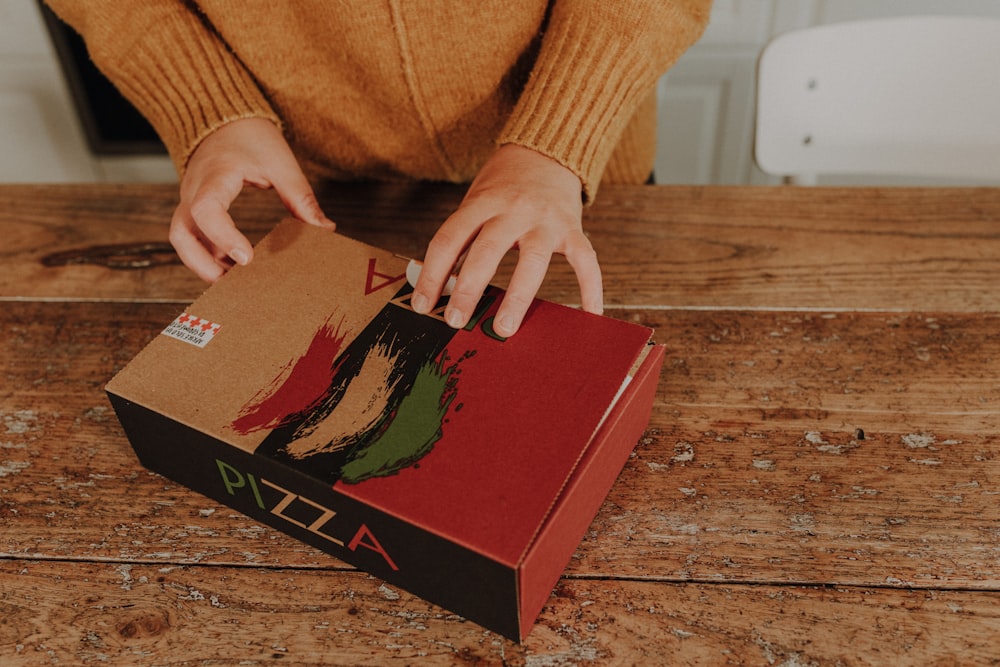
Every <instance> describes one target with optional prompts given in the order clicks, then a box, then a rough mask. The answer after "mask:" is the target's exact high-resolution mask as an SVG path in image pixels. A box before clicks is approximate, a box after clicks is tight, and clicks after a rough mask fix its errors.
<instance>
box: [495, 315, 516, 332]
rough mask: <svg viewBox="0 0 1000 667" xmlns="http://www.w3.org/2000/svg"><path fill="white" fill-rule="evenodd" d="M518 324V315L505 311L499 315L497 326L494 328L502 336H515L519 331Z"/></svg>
mask: <svg viewBox="0 0 1000 667" xmlns="http://www.w3.org/2000/svg"><path fill="white" fill-rule="evenodd" d="M518 324H519V322H518V320H517V318H516V317H514V316H513V315H508V314H506V313H504V314H501V315H498V316H497V319H496V326H494V327H493V330H494V331H496V332H497V333H498V334H500V335H501V336H513V335H514V334H515V333H516V332H517V327H518Z"/></svg>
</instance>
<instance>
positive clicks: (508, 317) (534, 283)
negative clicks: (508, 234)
mask: <svg viewBox="0 0 1000 667" xmlns="http://www.w3.org/2000/svg"><path fill="white" fill-rule="evenodd" d="M551 259H552V253H551V252H549V251H548V250H546V249H545V246H543V245H541V244H539V243H537V242H534V243H533V242H531V240H530V239H525V240H524V241H523V242H522V243H521V244H520V249H519V251H518V258H517V266H516V267H515V268H514V275H513V276H511V279H510V283H509V284H508V286H507V294H506V295H504V298H503V301H502V302H501V303H500V309H499V310H498V311H497V316H496V320H494V323H493V329H494V331H496V332H497V334H499V335H500V336H503V337H505V338H506V337H509V336H513V335H514V334H515V333H517V330H518V329H519V328H520V327H521V323H522V322H523V321H524V316H525V315H526V314H527V312H528V308H529V307H531V302H532V301H534V299H535V295H536V294H538V290H539V288H541V286H542V281H543V280H545V274H546V272H547V271H548V269H549V262H550V261H551Z"/></svg>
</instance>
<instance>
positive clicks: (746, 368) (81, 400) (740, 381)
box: [0, 303, 1000, 589]
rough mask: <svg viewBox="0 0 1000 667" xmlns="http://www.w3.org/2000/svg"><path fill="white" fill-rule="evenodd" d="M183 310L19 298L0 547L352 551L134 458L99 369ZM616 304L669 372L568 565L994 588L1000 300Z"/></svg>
mask: <svg viewBox="0 0 1000 667" xmlns="http://www.w3.org/2000/svg"><path fill="white" fill-rule="evenodd" d="M175 310H176V306H174V305H172V304H147V305H141V304H106V303H98V304H89V303H42V304H37V303H10V304H7V307H6V308H5V309H4V314H3V320H2V321H3V331H2V334H3V335H2V336H0V341H2V342H0V346H2V348H0V349H3V358H4V359H7V360H9V361H8V362H7V364H6V365H5V368H4V373H5V375H6V377H7V378H8V381H9V383H8V384H9V386H11V387H19V388H20V389H19V391H18V392H17V393H16V394H13V395H7V396H5V397H4V398H3V399H2V401H0V413H2V415H3V419H4V420H5V423H6V424H7V425H8V426H7V429H8V431H10V433H9V434H8V435H7V436H6V437H7V438H9V440H7V442H6V444H5V452H4V457H3V458H4V460H5V461H6V463H5V468H4V469H5V470H7V474H6V479H5V493H4V494H3V496H2V497H3V500H4V506H5V507H12V508H16V509H17V521H18V530H17V531H16V532H15V533H13V534H10V535H8V536H6V537H5V546H4V547H3V553H4V554H6V555H17V554H21V555H23V554H30V555H32V557H44V558H80V557H86V558H96V559H122V560H123V561H138V562H181V563H219V564H228V565H243V564H248V563H258V564H266V565H272V566H273V565H279V564H284V565H286V566H298V567H316V566H320V565H322V566H324V567H342V566H341V565H340V564H339V562H338V561H335V559H332V558H328V557H326V556H323V555H321V554H319V553H318V552H315V551H313V550H312V549H310V548H307V547H304V546H302V545H300V544H298V543H297V542H296V541H294V540H292V539H291V538H287V537H284V536H281V535H279V534H277V533H274V532H273V531H270V530H264V529H262V528H260V527H258V526H257V525H255V524H253V523H252V522H249V521H248V520H246V519H244V518H242V517H240V516H238V515H236V514H235V513H234V512H231V511H230V510H227V509H225V508H223V507H220V506H217V505H215V504H214V503H212V502H210V501H207V500H206V499H204V498H202V497H201V496H199V495H198V494H195V493H191V492H188V491H186V490H185V489H183V488H181V487H178V486H176V485H174V484H172V483H171V482H168V481H166V480H164V479H162V478H160V477H159V476H157V475H153V474H151V473H148V472H147V471H145V470H143V469H142V468H141V467H140V466H139V465H138V463H137V462H136V460H135V458H134V456H133V455H132V453H131V450H130V449H129V447H128V444H127V442H126V441H125V439H124V437H123V435H122V433H121V432H120V429H119V427H118V425H117V422H116V420H115V419H114V416H113V414H112V413H111V412H110V410H109V408H108V406H107V403H106V399H105V397H104V395H103V393H102V386H103V383H104V382H105V381H106V380H107V379H109V378H110V377H111V376H112V375H113V374H114V372H116V370H117V369H119V368H120V367H122V366H123V365H124V363H126V361H127V360H128V359H130V358H131V357H132V356H134V354H135V353H136V352H138V350H139V349H140V348H141V347H142V346H143V345H144V344H145V343H146V342H147V341H148V340H149V339H150V337H151V336H153V335H155V334H156V332H157V331H159V330H160V328H162V327H163V326H164V324H165V323H167V322H169V321H170V320H171V319H172V318H173V316H174V311H175ZM613 314H614V315H616V316H618V317H620V318H622V319H640V320H641V321H643V322H644V323H646V324H649V325H653V326H655V327H657V330H658V331H659V332H660V336H661V338H662V339H663V340H664V341H665V342H667V343H668V348H669V352H668V359H667V371H666V372H665V373H664V375H663V377H662V380H661V385H660V390H659V396H658V400H657V403H656V406H655V409H654V414H653V417H652V420H651V423H650V429H649V431H648V433H647V436H646V438H645V439H644V441H643V442H642V443H641V445H640V446H639V448H638V449H637V451H636V454H635V455H634V457H633V460H632V462H631V463H630V464H629V466H628V467H627V468H626V470H625V472H624V473H623V476H622V478H621V479H620V480H619V482H618V484H616V485H615V487H614V489H613V491H612V494H611V496H610V498H609V501H608V503H607V504H606V506H605V507H604V509H603V510H602V512H601V514H600V515H599V517H598V519H597V521H596V522H595V524H594V526H593V528H592V530H591V535H590V537H589V538H588V539H587V540H586V541H585V542H584V545H583V546H582V547H581V550H580V551H579V553H578V554H577V556H576V558H575V560H574V562H573V563H572V565H571V567H570V570H569V572H570V573H571V574H574V575H579V576H593V575H601V576H609V575H613V574H619V575H625V576H635V577H652V578H658V579H667V580H672V581H688V580H703V581H776V582H794V583H815V584H854V585H862V584H864V585H878V586H882V585H896V586H907V587H921V586H932V587H944V588H984V589H988V588H998V587H1000V586H998V584H1000V558H998V557H997V556H998V555H1000V532H997V531H996V528H995V520H996V517H997V510H996V507H997V502H998V499H1000V459H998V456H997V455H998V454H1000V441H998V437H997V435H996V434H997V433H1000V387H998V385H997V383H996V381H995V376H994V375H993V372H992V371H993V370H994V369H995V368H996V362H995V361H994V360H995V359H997V358H998V356H1000V337H998V336H997V335H996V333H995V331H996V330H997V318H996V317H994V316H989V317H976V318H969V317H964V316H957V315H939V316H936V317H931V316H929V315H914V316H900V315H895V314H880V313H854V314H843V313H841V314H836V315H835V316H824V315H815V316H813V315H803V314H799V313H765V312H725V313H722V314H719V313H707V312H705V311H653V312H651V313H646V312H644V311H616V312H614V313H613ZM892 332H895V333H892ZM776 333H780V334H781V335H780V336H777V335H775V334H776ZM42 359H44V363H39V361H40V360H42ZM956 396H957V397H960V400H956V399H955V398H953V397H956ZM15 398H16V400H17V402H13V401H14V400H15ZM945 406H947V407H945ZM861 431H863V432H864V435H863V437H862V436H861V435H860V432H861ZM53 442H58V443H60V445H59V447H58V449H54V448H53V447H52V446H51V445H48V444H47V443H53ZM123 486H127V487H128V488H129V490H130V493H128V494H122V493H121V489H122V487H123ZM81 513H83V514H85V515H86V516H88V517H91V520H89V521H87V522H83V523H81V522H80V521H79V520H78V518H79V516H80V515H81ZM8 516H10V515H8ZM960 545H961V548H959V546H960Z"/></svg>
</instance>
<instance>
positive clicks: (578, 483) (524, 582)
mask: <svg viewBox="0 0 1000 667" xmlns="http://www.w3.org/2000/svg"><path fill="white" fill-rule="evenodd" d="M663 358H664V348H663V346H659V345H658V346H655V347H653V349H651V350H650V352H649V354H648V356H647V357H646V361H645V362H644V363H643V365H642V366H641V367H640V368H639V371H638V372H637V373H636V375H635V377H634V378H633V379H632V383H631V384H630V386H629V387H628V389H626V391H625V393H624V394H623V395H622V397H621V399H620V400H619V402H618V405H617V406H616V407H615V408H614V409H613V410H612V411H611V414H609V415H608V418H607V420H605V422H604V424H603V425H602V426H601V428H600V429H599V430H598V432H597V434H596V435H595V437H594V441H593V442H592V443H591V446H590V448H589V449H588V451H587V453H586V454H585V455H584V458H583V459H582V460H581V461H580V463H579V465H578V466H577V468H576V470H575V471H574V473H573V475H572V476H571V477H570V479H569V481H568V482H567V484H566V487H565V488H564V489H563V493H562V494H561V496H560V498H559V500H558V501H557V502H556V504H555V506H554V507H553V508H552V512H551V513H550V514H549V517H548V519H547V521H546V523H545V525H544V526H543V527H542V529H541V531H540V532H539V534H538V536H537V537H536V539H535V541H534V543H533V544H532V546H531V548H530V549H529V550H528V552H527V554H526V555H525V557H524V559H523V561H522V563H521V568H520V573H519V577H518V581H519V595H520V616H521V618H520V627H521V638H522V639H523V638H524V637H526V636H527V634H528V633H529V632H530V631H531V628H532V626H533V625H534V622H535V618H536V617H537V616H538V614H539V612H540V611H541V610H542V607H543V606H544V605H545V602H546V601H547V600H548V599H549V596H550V595H551V593H552V589H553V588H554V587H555V585H556V583H557V582H558V580H559V577H560V576H561V575H562V573H563V571H564V570H565V569H566V564H567V563H568V562H569V559H570V558H571V557H572V555H573V552H574V551H575V550H576V548H577V546H578V545H579V544H580V541H581V540H582V539H583V536H584V534H585V533H586V531H587V528H588V527H589V526H590V524H591V522H592V521H593V520H594V517H595V516H596V515H597V511H598V509H600V507H601V505H602V504H603V503H604V500H605V499H606V498H607V495H608V491H609V490H610V489H611V486H612V485H613V484H614V482H615V480H616V479H617V477H618V475H619V473H620V472H621V470H622V468H623V467H624V466H625V462H626V461H627V460H628V457H629V455H630V454H631V452H632V450H633V449H634V448H635V445H636V443H637V442H638V440H639V438H640V437H641V436H642V433H643V431H644V430H645V429H646V426H647V425H648V424H649V418H650V415H651V413H652V406H653V400H654V398H655V396H656V388H657V386H658V384H659V378H660V370H661V368H662V366H663Z"/></svg>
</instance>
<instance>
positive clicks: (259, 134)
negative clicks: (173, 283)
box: [170, 118, 334, 282]
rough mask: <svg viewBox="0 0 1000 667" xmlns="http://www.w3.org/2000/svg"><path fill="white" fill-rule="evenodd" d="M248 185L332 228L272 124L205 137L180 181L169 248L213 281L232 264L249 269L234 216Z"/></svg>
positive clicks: (243, 123)
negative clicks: (274, 194)
mask: <svg viewBox="0 0 1000 667" xmlns="http://www.w3.org/2000/svg"><path fill="white" fill-rule="evenodd" d="M244 184H248V185H253V186H256V187H258V188H272V187H273V188H274V190H275V192H277V193H278V196H279V197H280V198H281V201H282V202H283V203H284V204H285V207H286V208H287V209H288V211H289V212H290V213H291V214H292V215H294V216H295V217H296V218H298V219H300V220H302V221H304V222H308V223H310V224H313V225H317V226H320V227H328V228H330V229H333V227H334V224H333V223H332V222H330V221H329V220H327V218H326V216H325V215H324V214H323V211H322V210H321V209H320V207H319V203H318V202H317V201H316V195H315V194H313V191H312V187H311V186H310V185H309V181H308V180H306V177H305V175H304V174H303V173H302V169H301V168H300V167H299V164H298V162H297V161H296V160H295V156H294V155H293V154H292V149H291V148H289V146H288V143H287V142H286V141H285V138H284V137H283V136H282V135H281V131H280V130H279V129H278V128H277V127H276V126H275V125H274V123H272V122H271V121H269V120H266V119H263V118H245V119H241V120H235V121H233V122H231V123H227V124H226V125H223V126H222V127H220V128H219V129H218V130H216V131H215V132H213V133H212V134H210V135H209V136H208V137H206V138H205V140H204V141H202V142H201V144H199V145H198V148H196V149H195V151H194V153H192V154H191V158H190V160H189V161H188V164H187V170H186V171H185V172H184V176H183V178H182V179H181V186H180V204H179V205H178V206H177V209H176V210H175V211H174V215H173V218H172V219H171V221H170V243H171V244H172V245H173V246H174V249H175V250H176V251H177V255H178V256H179V257H180V258H181V261H182V262H184V264H185V265H186V266H187V267H188V268H189V269H191V270H192V271H194V272H195V273H196V274H197V275H198V276H199V277H200V278H202V279H203V280H207V281H209V282H214V281H215V280H217V279H218V278H219V277H220V276H222V274H223V273H225V272H226V271H227V270H229V268H230V267H232V266H233V264H234V263H235V264H247V263H248V262H249V261H250V260H251V259H252V257H253V246H251V245H250V241H249V240H247V238H246V237H245V236H244V235H243V234H242V233H240V231H239V230H238V229H237V228H236V225H235V224H234V223H233V219H232V218H231V217H230V216H229V206H230V204H232V203H233V201H234V200H235V199H236V197H237V196H238V195H239V194H240V192H241V191H242V190H243V186H244Z"/></svg>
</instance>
